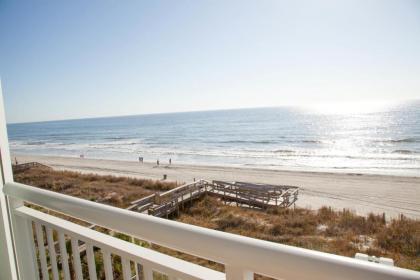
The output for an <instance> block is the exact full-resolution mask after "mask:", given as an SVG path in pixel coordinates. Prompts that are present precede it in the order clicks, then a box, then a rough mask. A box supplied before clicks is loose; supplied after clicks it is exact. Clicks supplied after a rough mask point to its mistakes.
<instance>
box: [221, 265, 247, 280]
mask: <svg viewBox="0 0 420 280" xmlns="http://www.w3.org/2000/svg"><path fill="white" fill-rule="evenodd" d="M225 273H226V280H254V273H253V272H252V271H249V270H246V269H244V268H242V267H237V266H230V265H226V266H225Z"/></svg>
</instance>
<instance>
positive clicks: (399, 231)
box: [15, 168, 420, 279]
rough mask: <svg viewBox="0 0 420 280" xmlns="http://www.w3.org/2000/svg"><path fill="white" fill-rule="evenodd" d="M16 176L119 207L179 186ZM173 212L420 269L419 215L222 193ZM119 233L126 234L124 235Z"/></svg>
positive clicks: (63, 174)
mask: <svg viewBox="0 0 420 280" xmlns="http://www.w3.org/2000/svg"><path fill="white" fill-rule="evenodd" d="M15 181H17V182H21V183H25V184H29V185H32V186H37V187H40V188H44V189H48V190H52V191H57V192H60V193H64V194H68V195H72V196H76V197H80V198H84V199H90V200H93V201H97V202H101V203H106V204H110V205H114V206H117V207H126V206H128V205H129V202H130V201H133V200H135V199H138V198H141V197H144V196H147V195H149V194H151V193H153V192H156V191H165V190H168V189H171V188H173V187H175V186H176V184H175V183H168V182H162V181H153V180H145V179H133V178H125V177H115V176H99V175H93V174H80V173H77V172H70V171H54V170H50V169H45V168H31V169H29V170H26V171H23V172H19V173H16V174H15ZM172 218H173V219H175V220H177V221H179V222H183V223H188V224H193V225H198V226H202V227H206V228H210V229H215V230H220V231H225V232H230V233H234V234H240V235H244V236H249V237H253V238H258V239H263V240H268V241H272V242H277V243H282V244H288V245H293V246H298V247H302V248H307V249H312V250H318V251H322V252H328V253H334V254H338V255H343V256H349V257H353V256H354V254H355V253H356V252H362V253H366V254H369V255H375V256H382V257H390V258H392V259H393V260H394V261H395V265H396V266H399V267H404V268H409V269H413V270H417V271H420V221H418V220H413V219H409V218H406V217H402V216H401V217H400V218H398V219H393V220H391V221H386V220H385V217H384V216H383V215H374V214H370V215H368V216H367V217H362V216H358V215H356V214H354V213H353V212H351V211H348V210H342V211H335V210H333V209H331V208H329V207H323V208H321V209H319V210H317V211H314V210H310V209H303V208H296V209H293V208H289V209H282V208H271V209H268V210H257V209H249V208H241V207H236V206H231V205H226V204H224V203H223V202H222V201H220V200H219V199H216V198H214V197H211V196H205V197H204V198H203V199H201V200H198V201H197V202H196V203H193V204H192V205H190V206H189V207H186V208H184V210H183V211H182V212H181V214H180V215H179V216H176V217H172ZM118 237H120V238H123V237H124V235H123V234H120V235H118ZM123 239H124V238H123ZM146 246H147V245H146ZM152 249H154V250H157V251H160V252H163V253H167V254H170V255H172V256H176V257H179V258H182V259H185V260H188V261H192V262H194V263H197V264H200V265H204V266H207V267H210V268H213V269H216V270H221V271H222V270H223V266H222V265H220V264H217V263H214V262H210V261H207V260H203V259H200V258H196V257H194V256H190V255H187V254H183V253H180V252H176V251H173V250H170V249H167V248H163V247H160V246H157V245H153V246H152ZM257 278H258V279H260V278H261V277H257Z"/></svg>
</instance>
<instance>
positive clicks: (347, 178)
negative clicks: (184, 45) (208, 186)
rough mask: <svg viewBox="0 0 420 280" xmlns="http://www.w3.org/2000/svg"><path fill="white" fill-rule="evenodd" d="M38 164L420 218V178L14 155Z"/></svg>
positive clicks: (363, 212) (60, 168)
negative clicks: (224, 185)
mask: <svg viewBox="0 0 420 280" xmlns="http://www.w3.org/2000/svg"><path fill="white" fill-rule="evenodd" d="M14 157H17V159H18V161H19V162H29V161H38V162H40V163H44V164H47V165H50V166H52V167H53V168H55V169H59V170H72V171H78V172H82V173H96V174H100V175H115V176H129V177H137V178H148V179H155V180H160V179H162V178H163V175H164V174H166V175H167V176H168V180H171V181H177V182H190V181H193V179H194V178H195V179H209V180H216V179H218V180H228V181H245V182H254V183H267V184H286V185H296V186H299V187H300V188H301V193H300V195H299V200H298V203H297V205H298V206H301V207H309V208H312V209H317V208H319V207H322V206H324V205H326V206H331V207H333V208H335V209H342V208H347V209H351V210H353V211H355V212H356V213H357V214H360V215H367V214H368V213H370V212H373V213H385V214H386V215H387V216H390V217H396V216H398V215H400V214H403V215H405V216H408V217H412V218H416V219H420V177H413V176H397V175H375V174H348V173H332V172H312V171H309V172H305V171H284V170H272V169H261V168H251V167H244V168H241V167H223V166H205V165H188V164H177V163H176V162H174V163H173V164H172V165H168V164H167V163H166V162H165V163H163V162H161V165H160V166H159V167H156V164H155V163H151V162H144V163H143V164H141V163H139V162H135V161H120V160H102V159H89V158H84V159H81V158H77V157H58V156H39V155H23V154H18V153H13V155H12V160H14Z"/></svg>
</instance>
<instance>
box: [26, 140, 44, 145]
mask: <svg viewBox="0 0 420 280" xmlns="http://www.w3.org/2000/svg"><path fill="white" fill-rule="evenodd" d="M45 144H46V142H44V141H28V142H26V143H24V145H29V146H37V145H38V146H39V145H45Z"/></svg>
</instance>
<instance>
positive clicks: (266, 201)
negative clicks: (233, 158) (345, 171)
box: [127, 180, 299, 217]
mask: <svg viewBox="0 0 420 280" xmlns="http://www.w3.org/2000/svg"><path fill="white" fill-rule="evenodd" d="M205 194H208V195H212V196H216V197H219V198H221V199H222V200H223V201H225V202H234V203H236V205H238V206H239V205H243V206H248V207H251V208H261V209H265V208H268V207H270V206H278V207H289V206H291V205H293V204H294V203H295V202H296V201H297V199H298V195H299V188H298V187H296V186H288V185H267V184H252V183H245V182H225V181H216V180H215V181H211V182H210V181H206V180H198V181H196V182H192V183H188V184H185V185H182V186H179V187H176V188H174V189H172V190H169V191H166V192H163V193H155V194H151V195H149V196H146V197H144V198H141V199H138V200H135V201H132V202H131V206H130V207H128V208H127V209H129V210H132V211H136V212H140V213H145V214H149V215H153V216H156V217H168V216H169V215H170V214H172V213H174V212H179V210H180V209H182V208H183V207H184V205H185V203H187V202H190V201H193V200H196V199H198V198H201V197H202V196H203V195H205Z"/></svg>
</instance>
